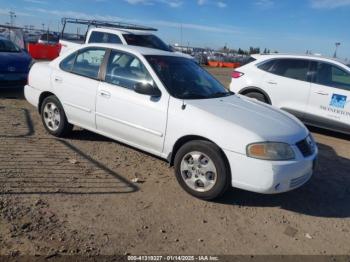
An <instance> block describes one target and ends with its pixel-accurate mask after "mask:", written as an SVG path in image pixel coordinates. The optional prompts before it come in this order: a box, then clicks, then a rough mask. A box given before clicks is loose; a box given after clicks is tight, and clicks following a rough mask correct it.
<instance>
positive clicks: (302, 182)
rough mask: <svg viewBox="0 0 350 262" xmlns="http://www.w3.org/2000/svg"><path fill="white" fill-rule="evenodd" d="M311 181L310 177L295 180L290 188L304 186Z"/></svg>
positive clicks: (291, 182)
mask: <svg viewBox="0 0 350 262" xmlns="http://www.w3.org/2000/svg"><path fill="white" fill-rule="evenodd" d="M308 179H309V175H305V176H301V177H298V178H294V179H292V180H291V181H290V184H289V188H296V187H299V186H301V185H302V184H304V183H305V182H306V181H307V180H308Z"/></svg>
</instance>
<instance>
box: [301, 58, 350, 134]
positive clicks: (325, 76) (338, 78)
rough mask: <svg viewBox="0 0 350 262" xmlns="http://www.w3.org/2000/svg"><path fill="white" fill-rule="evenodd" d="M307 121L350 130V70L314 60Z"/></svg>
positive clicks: (331, 127) (343, 130) (326, 126)
mask: <svg viewBox="0 0 350 262" xmlns="http://www.w3.org/2000/svg"><path fill="white" fill-rule="evenodd" d="M313 67H314V68H315V72H316V74H315V78H314V81H313V83H312V85H311V93H310V100H309V103H308V108H307V119H306V121H307V122H308V123H310V124H312V125H316V126H321V127H325V128H330V129H335V130H339V131H342V132H350V72H348V71H346V70H345V69H343V68H340V67H338V66H336V65H332V64H329V63H324V62H314V64H313Z"/></svg>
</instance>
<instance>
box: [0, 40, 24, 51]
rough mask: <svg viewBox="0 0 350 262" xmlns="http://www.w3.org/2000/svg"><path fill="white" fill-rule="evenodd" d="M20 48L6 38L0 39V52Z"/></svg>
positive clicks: (18, 49)
mask: <svg viewBox="0 0 350 262" xmlns="http://www.w3.org/2000/svg"><path fill="white" fill-rule="evenodd" d="M20 51H21V49H20V48H19V47H18V46H16V45H15V44H14V43H12V42H11V41H9V40H6V39H0V52H20Z"/></svg>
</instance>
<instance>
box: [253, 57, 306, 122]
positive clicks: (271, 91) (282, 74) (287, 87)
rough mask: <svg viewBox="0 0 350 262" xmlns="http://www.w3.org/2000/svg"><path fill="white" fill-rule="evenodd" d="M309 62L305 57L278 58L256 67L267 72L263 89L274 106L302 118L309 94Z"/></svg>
mask: <svg viewBox="0 0 350 262" xmlns="http://www.w3.org/2000/svg"><path fill="white" fill-rule="evenodd" d="M309 66H310V62H309V60H307V59H294V58H279V59H274V60H271V61H267V62H266V63H263V64H261V65H259V66H258V67H259V68H260V69H262V70H265V71H266V72H267V73H266V74H265V76H264V77H263V86H264V90H265V91H266V92H267V94H268V95H269V96H270V99H271V102H272V104H273V105H274V106H276V107H278V108H281V109H284V110H286V111H289V112H290V113H292V114H294V115H296V116H297V117H299V118H301V119H302V118H303V116H304V112H305V110H306V107H307V102H308V99H309V94H310V86H311V83H310V79H309V74H308V72H309Z"/></svg>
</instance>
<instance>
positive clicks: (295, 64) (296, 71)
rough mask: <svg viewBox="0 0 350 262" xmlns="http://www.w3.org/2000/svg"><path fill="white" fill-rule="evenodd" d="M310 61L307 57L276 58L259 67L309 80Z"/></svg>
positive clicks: (270, 71) (297, 78)
mask: <svg viewBox="0 0 350 262" xmlns="http://www.w3.org/2000/svg"><path fill="white" fill-rule="evenodd" d="M309 64H310V62H309V61H308V60H305V59H275V60H270V61H268V62H266V63H263V64H261V65H259V66H258V67H259V68H260V69H262V70H264V71H267V72H269V73H272V74H275V75H279V76H283V77H288V78H292V79H296V80H300V81H308V71H309Z"/></svg>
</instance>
